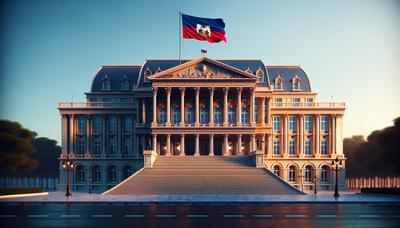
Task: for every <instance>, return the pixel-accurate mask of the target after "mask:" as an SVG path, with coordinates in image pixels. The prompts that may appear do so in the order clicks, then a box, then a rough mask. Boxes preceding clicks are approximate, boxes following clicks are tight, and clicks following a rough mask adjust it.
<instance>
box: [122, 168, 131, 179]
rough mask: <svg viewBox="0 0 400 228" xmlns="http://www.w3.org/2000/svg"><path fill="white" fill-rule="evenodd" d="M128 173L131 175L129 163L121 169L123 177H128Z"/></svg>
mask: <svg viewBox="0 0 400 228" xmlns="http://www.w3.org/2000/svg"><path fill="white" fill-rule="evenodd" d="M130 175H132V166H130V165H126V166H125V167H124V168H123V169H122V176H123V178H124V179H126V178H128V177H129V176H130Z"/></svg>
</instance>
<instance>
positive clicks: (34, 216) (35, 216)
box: [27, 215, 49, 218]
mask: <svg viewBox="0 0 400 228" xmlns="http://www.w3.org/2000/svg"><path fill="white" fill-rule="evenodd" d="M27 217H28V218H47V217H49V215H27Z"/></svg>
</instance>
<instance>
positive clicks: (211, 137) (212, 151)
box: [208, 134, 214, 156]
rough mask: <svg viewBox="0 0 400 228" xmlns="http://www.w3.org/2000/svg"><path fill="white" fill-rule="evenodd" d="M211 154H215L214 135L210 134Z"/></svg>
mask: <svg viewBox="0 0 400 228" xmlns="http://www.w3.org/2000/svg"><path fill="white" fill-rule="evenodd" d="M208 155H209V156H214V135H213V134H210V153H209V154H208Z"/></svg>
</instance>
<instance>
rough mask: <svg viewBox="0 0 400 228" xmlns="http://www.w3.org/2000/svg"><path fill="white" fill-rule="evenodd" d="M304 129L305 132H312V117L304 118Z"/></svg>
mask: <svg viewBox="0 0 400 228" xmlns="http://www.w3.org/2000/svg"><path fill="white" fill-rule="evenodd" d="M305 128H306V131H312V117H311V116H306V118H305Z"/></svg>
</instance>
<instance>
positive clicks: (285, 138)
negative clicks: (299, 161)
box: [282, 114, 289, 158]
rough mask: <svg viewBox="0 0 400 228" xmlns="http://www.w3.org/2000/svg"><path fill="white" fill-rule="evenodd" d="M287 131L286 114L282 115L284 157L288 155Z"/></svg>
mask: <svg viewBox="0 0 400 228" xmlns="http://www.w3.org/2000/svg"><path fill="white" fill-rule="evenodd" d="M288 131H289V124H288V115H286V114H285V115H283V137H282V154H283V157H284V158H287V157H288V156H289V154H288V141H289V140H288V135H289V134H288Z"/></svg>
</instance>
